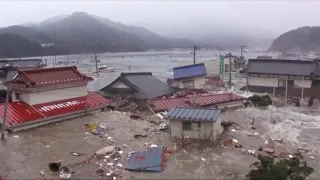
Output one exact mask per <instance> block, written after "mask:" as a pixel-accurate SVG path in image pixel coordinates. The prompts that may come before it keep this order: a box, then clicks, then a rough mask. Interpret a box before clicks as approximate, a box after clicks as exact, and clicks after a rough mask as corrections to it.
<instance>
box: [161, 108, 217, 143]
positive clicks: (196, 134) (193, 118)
mask: <svg viewBox="0 0 320 180" xmlns="http://www.w3.org/2000/svg"><path fill="white" fill-rule="evenodd" d="M166 119H168V120H169V121H170V122H169V127H170V130H171V135H172V136H174V137H180V138H184V137H189V138H193V139H203V140H213V141H216V140H217V139H218V138H219V136H220V134H221V133H222V132H223V127H222V125H221V122H222V112H221V110H220V109H210V108H180V107H177V108H172V109H171V110H170V111H169V112H168V113H167V115H166Z"/></svg>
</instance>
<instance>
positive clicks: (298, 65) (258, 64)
mask: <svg viewBox="0 0 320 180" xmlns="http://www.w3.org/2000/svg"><path fill="white" fill-rule="evenodd" d="M247 72H248V73H261V74H279V75H295V76H310V75H311V73H312V72H314V65H313V61H302V60H278V59H249V62H248V68H247Z"/></svg>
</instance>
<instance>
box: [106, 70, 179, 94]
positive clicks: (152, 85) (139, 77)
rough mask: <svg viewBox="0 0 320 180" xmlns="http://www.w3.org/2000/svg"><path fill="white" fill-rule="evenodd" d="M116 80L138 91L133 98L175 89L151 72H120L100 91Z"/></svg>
mask: <svg viewBox="0 0 320 180" xmlns="http://www.w3.org/2000/svg"><path fill="white" fill-rule="evenodd" d="M117 81H122V82H123V83H125V84H126V85H128V86H129V87H131V88H133V89H134V90H136V91H137V92H138V93H137V94H136V96H135V98H137V99H152V98H155V97H159V96H163V95H167V94H171V93H173V92H176V91H177V89H175V88H172V87H171V86H169V85H168V84H166V83H164V82H162V81H161V80H159V79H158V78H156V77H154V76H153V75H152V73H151V72H136V73H121V75H120V77H119V78H118V79H116V80H115V81H114V82H112V83H111V84H109V85H108V86H106V87H105V88H103V89H102V91H107V90H106V89H107V87H109V86H111V85H112V84H113V83H115V82H117Z"/></svg>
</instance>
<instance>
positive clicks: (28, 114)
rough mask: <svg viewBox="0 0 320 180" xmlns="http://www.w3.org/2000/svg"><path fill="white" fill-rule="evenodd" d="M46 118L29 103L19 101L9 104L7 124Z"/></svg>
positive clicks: (2, 112)
mask: <svg viewBox="0 0 320 180" xmlns="http://www.w3.org/2000/svg"><path fill="white" fill-rule="evenodd" d="M3 115H4V104H1V105H0V116H1V118H3ZM42 118H45V117H44V116H43V115H42V114H40V113H39V112H38V111H36V110H35V109H34V108H33V107H32V106H30V105H29V104H27V103H25V102H23V101H19V102H11V103H9V104H8V109H7V123H6V124H7V126H14V125H16V124H21V123H24V122H28V121H33V120H38V119H42Z"/></svg>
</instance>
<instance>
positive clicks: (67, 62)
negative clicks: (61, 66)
mask: <svg viewBox="0 0 320 180" xmlns="http://www.w3.org/2000/svg"><path fill="white" fill-rule="evenodd" d="M68 64H69V55H68V54H67V61H66V66H68Z"/></svg>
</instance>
